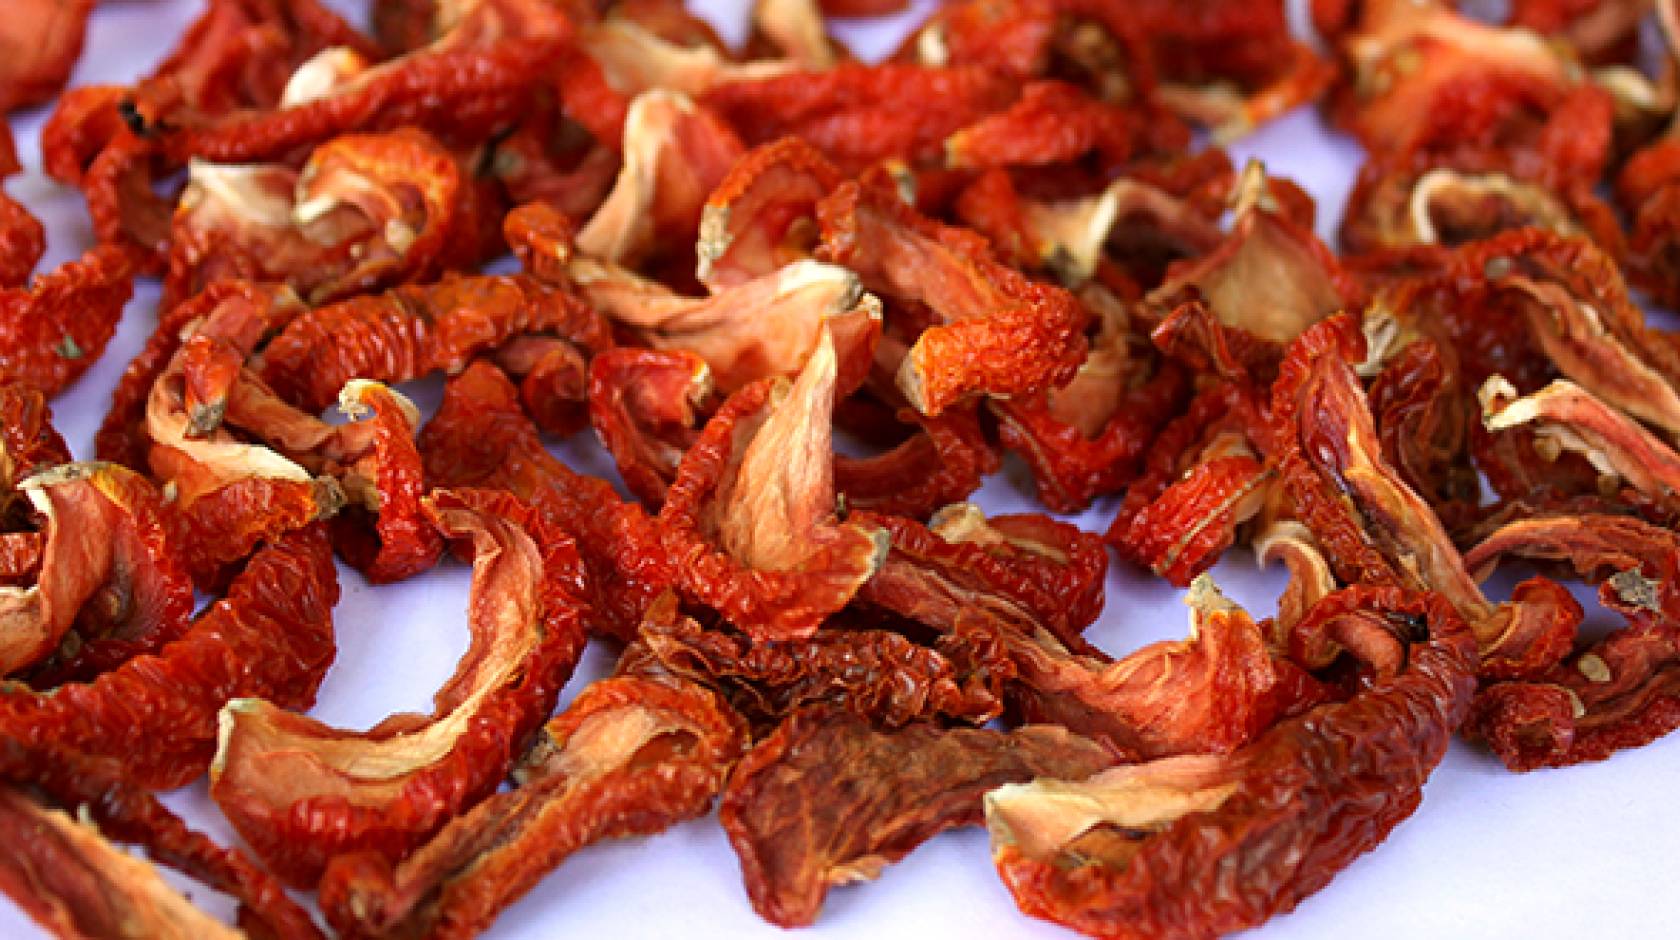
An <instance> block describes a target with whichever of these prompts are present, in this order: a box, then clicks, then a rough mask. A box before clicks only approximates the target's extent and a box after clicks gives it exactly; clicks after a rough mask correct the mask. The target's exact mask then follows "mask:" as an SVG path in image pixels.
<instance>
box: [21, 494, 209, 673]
mask: <svg viewBox="0 0 1680 940" xmlns="http://www.w3.org/2000/svg"><path fill="white" fill-rule="evenodd" d="M20 490H21V492H22V493H23V494H25V495H26V496H27V497H28V498H29V500H30V501H31V502H32V503H33V504H34V506H35V508H36V510H37V511H38V512H39V513H40V514H41V516H42V517H43V520H42V528H43V529H44V531H45V534H46V541H45V544H44V545H43V546H42V549H41V560H40V569H39V571H38V574H37V577H36V578H35V579H34V580H35V583H34V584H33V585H31V586H29V587H27V588H22V587H12V588H0V673H3V674H6V675H11V674H14V673H17V672H19V671H21V670H24V669H29V670H30V672H29V676H28V678H29V682H30V684H31V685H33V686H35V687H36V688H48V687H51V686H55V685H58V684H60V683H63V682H78V681H88V680H91V679H92V678H93V677H95V676H97V675H99V674H100V673H102V672H105V671H107V670H109V669H112V668H114V667H116V666H117V665H119V664H121V663H122V662H124V661H126V660H128V659H130V658H132V657H134V656H137V655H143V654H146V653H151V652H155V651H156V650H157V649H158V648H159V647H161V646H163V645H164V644H165V643H168V642H169V641H171V640H173V639H175V638H176V637H177V636H179V635H180V634H181V632H182V631H184V630H185V629H186V628H187V626H188V623H189V620H190V618H191V616H192V608H193V597H192V581H191V580H190V579H188V577H187V573H186V571H184V570H183V568H182V565H181V562H180V560H179V559H178V558H177V557H176V552H175V550H174V547H173V545H172V544H171V539H170V537H169V529H168V524H167V520H166V519H165V515H164V514H165V509H164V506H163V504H162V501H161V500H160V499H159V497H158V494H157V491H156V490H155V489H153V487H152V486H151V484H150V483H148V482H147V481H146V480H145V479H143V478H141V477H139V476H137V475H135V474H133V473H132V472H130V471H128V470H126V469H124V468H122V467H117V466H113V465H109V464H63V465H61V466H58V467H55V468H53V469H51V470H47V471H44V472H42V473H38V474H36V475H34V476H31V477H29V478H27V479H25V480H24V481H23V483H22V485H21V486H20Z"/></svg>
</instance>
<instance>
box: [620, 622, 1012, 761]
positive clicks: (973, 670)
mask: <svg viewBox="0 0 1680 940" xmlns="http://www.w3.org/2000/svg"><path fill="white" fill-rule="evenodd" d="M964 639H968V640H973V639H974V638H973V637H968V638H959V637H958V636H956V635H954V634H953V635H951V636H949V637H942V638H941V639H940V641H939V642H938V643H937V644H936V645H935V646H934V647H931V648H930V647H926V646H921V645H918V644H917V643H915V642H913V641H911V640H910V639H908V638H907V637H905V636H903V635H902V634H898V633H894V632H891V631H888V630H876V629H861V630H851V629H824V630H819V631H817V633H815V634H814V635H812V636H811V637H809V638H807V639H803V640H782V641H770V642H756V641H753V640H751V639H749V638H746V637H744V636H740V635H738V634H734V633H731V632H728V631H725V630H722V629H706V628H703V627H701V626H700V625H699V624H698V623H696V622H695V621H694V620H693V619H692V618H690V617H687V616H684V615H683V614H682V613H681V611H680V610H679V609H678V606H677V602H676V596H675V595H674V594H667V595H665V596H663V597H661V598H660V599H659V600H658V601H656V602H655V603H654V605H653V606H652V607H651V608H649V610H648V614H647V618H646V619H645V620H643V621H642V628H641V633H640V634H639V635H638V636H637V638H636V642H635V643H634V644H632V645H631V646H630V647H628V648H627V649H626V650H625V652H624V655H623V656H622V657H620V659H619V664H618V673H619V674H620V675H635V676H652V677H658V676H663V675H668V676H676V677H678V678H680V679H685V680H687V681H690V682H696V683H699V684H701V685H704V686H706V687H708V688H711V689H713V690H715V691H717V692H718V693H720V694H721V695H723V696H724V697H725V698H726V699H727V700H728V701H729V703H730V705H731V706H732V707H734V709H735V710H736V711H737V712H739V713H740V714H742V715H743V716H745V717H746V718H747V719H748V720H750V721H752V722H753V723H754V725H755V726H764V725H766V724H770V725H774V724H776V723H778V722H780V720H781V719H782V718H783V717H785V716H786V715H788V714H789V713H791V712H793V711H794V710H795V709H798V708H801V707H804V706H806V705H813V704H818V703H829V704H833V705H837V706H840V707H842V708H845V709H846V710H847V711H850V712H851V713H853V714H855V715H857V716H859V717H860V718H863V719H865V720H868V721H870V722H871V723H873V724H875V725H878V726H882V727H888V728H897V727H902V726H904V725H906V724H908V723H910V722H911V721H914V720H917V719H921V718H935V717H942V718H948V719H954V720H958V721H965V722H968V723H971V724H981V723H983V722H986V721H990V720H991V719H993V718H996V717H997V716H998V715H999V714H1000V713H1001V712H1002V711H1003V698H1002V680H1003V678H1004V676H1005V675H1006V674H1007V673H1008V672H1009V671H1010V668H1009V664H1008V662H1007V659H1005V658H1004V657H1003V656H1002V655H1001V650H998V651H996V652H995V653H994V652H992V651H989V650H982V649H979V648H978V647H979V646H982V645H985V644H976V643H973V642H969V643H967V644H966V645H965V643H964V642H963V641H964ZM992 645H993V646H995V644H992ZM988 656H990V657H991V658H990V659H988V658H987V657H988Z"/></svg>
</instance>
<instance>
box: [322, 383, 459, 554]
mask: <svg viewBox="0 0 1680 940" xmlns="http://www.w3.org/2000/svg"><path fill="white" fill-rule="evenodd" d="M339 409H340V410H342V411H343V412H344V413H345V414H347V415H350V416H351V417H356V418H366V419H367V420H365V421H363V422H361V423H359V424H353V425H351V426H349V427H348V428H346V429H344V430H343V431H341V432H340V434H339V438H340V439H339V440H338V441H335V442H334V445H333V447H332V449H331V450H330V451H329V453H330V454H331V459H332V460H333V462H334V463H336V464H339V465H341V466H342V467H343V470H342V471H335V475H336V476H338V477H339V479H340V482H341V483H342V485H343V486H344V490H345V496H346V504H345V510H344V511H343V512H342V513H340V514H339V515H338V516H336V517H334V518H333V520H332V523H331V525H332V531H333V545H334V547H335V548H337V549H338V551H339V554H341V555H343V556H344V559H345V560H346V561H348V562H349V563H350V564H351V565H352V566H354V567H355V568H356V569H357V570H359V571H361V572H362V575H363V576H364V577H366V578H367V579H368V580H369V581H371V582H374V583H375V584H378V583H382V582H386V581H400V580H402V579H403V578H407V577H410V576H412V575H415V574H418V573H420V572H422V571H424V570H426V569H427V568H430V567H431V566H432V565H433V564H435V563H436V562H437V559H438V555H439V554H440V553H441V552H442V551H443V542H442V540H441V539H440V538H439V537H438V534H437V528H436V527H435V526H433V525H432V524H431V522H430V521H429V520H428V519H427V518H426V516H425V514H424V510H423V507H422V503H421V497H422V496H424V495H425V493H426V485H425V470H424V468H423V467H422V465H421V462H420V450H419V447H418V446H417V445H416V444H415V441H414V435H415V433H416V432H417V431H418V430H419V424H420V422H419V416H418V414H417V413H415V412H414V406H413V405H412V404H410V403H409V402H408V400H407V399H406V398H403V397H402V396H401V395H400V394H398V393H396V392H393V391H392V390H390V389H388V388H386V387H385V386H383V385H380V384H379V383H377V382H366V381H355V382H351V383H350V384H349V385H346V386H345V387H344V393H343V395H341V396H340V398H339ZM369 517H371V518H369Z"/></svg>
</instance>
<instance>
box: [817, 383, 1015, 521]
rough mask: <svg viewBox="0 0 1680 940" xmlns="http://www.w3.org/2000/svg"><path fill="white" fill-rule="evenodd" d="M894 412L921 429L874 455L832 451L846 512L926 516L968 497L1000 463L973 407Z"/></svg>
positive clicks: (904, 422)
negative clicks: (930, 414)
mask: <svg viewBox="0 0 1680 940" xmlns="http://www.w3.org/2000/svg"><path fill="white" fill-rule="evenodd" d="M895 417H896V419H897V420H898V421H899V422H900V423H903V424H914V425H915V426H916V427H917V429H918V430H917V431H915V432H914V433H912V434H911V436H910V437H908V438H906V439H905V440H904V441H902V442H900V443H899V444H898V445H896V446H894V447H893V448H892V449H890V450H888V451H886V452H884V453H881V454H877V455H875V456H873V457H850V456H846V455H845V454H839V453H837V454H835V455H834V488H835V490H836V491H838V493H839V494H840V496H841V497H842V498H844V499H845V501H846V507H847V509H848V511H850V510H861V511H865V512H872V513H878V514H881V515H889V516H904V517H906V518H910V519H926V518H927V517H929V516H931V515H932V514H933V513H934V511H935V510H938V509H940V508H942V507H945V506H949V505H951V504H952V503H956V502H961V501H962V500H965V499H967V498H968V497H969V496H970V495H971V494H972V493H973V492H974V491H975V490H977V489H979V488H980V484H981V482H982V481H983V479H984V478H985V477H986V476H987V475H988V474H991V473H995V472H997V469H998V467H999V466H1001V465H1002V460H1001V458H1000V455H999V454H998V453H997V451H996V449H994V448H993V447H992V445H991V442H990V441H988V440H987V439H986V435H985V433H984V431H983V430H982V429H981V426H980V418H979V414H978V410H977V408H976V407H975V406H972V405H971V406H966V407H965V406H960V405H959V406H957V407H954V408H949V409H946V410H945V411H944V412H942V413H940V414H939V415H938V416H937V417H928V416H927V415H924V414H922V413H921V412H919V411H916V410H915V409H913V408H901V409H899V411H898V413H897V415H896V416H895Z"/></svg>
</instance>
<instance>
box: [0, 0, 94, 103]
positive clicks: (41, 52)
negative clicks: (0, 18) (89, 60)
mask: <svg viewBox="0 0 1680 940" xmlns="http://www.w3.org/2000/svg"><path fill="white" fill-rule="evenodd" d="M94 2H95V0H68V2H66V0H19V2H18V3H15V4H13V5H12V7H11V9H10V10H8V11H7V16H6V20H5V23H4V25H3V26H0V50H3V51H4V53H5V55H4V56H3V57H0V60H3V61H4V62H5V65H4V66H0V113H3V112H7V111H14V110H17V109H20V108H28V107H32V106H34V105H38V104H41V103H43V102H46V101H50V100H52V97H53V96H54V95H56V94H58V92H59V91H60V90H62V89H63V88H64V85H65V83H66V82H68V81H69V80H70V71H71V70H72V69H74V68H75V67H76V60H77V59H79V58H81V55H82V40H83V38H84V35H85V33H86V30H87V20H88V15H89V14H91V13H92V12H93V5H94Z"/></svg>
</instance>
